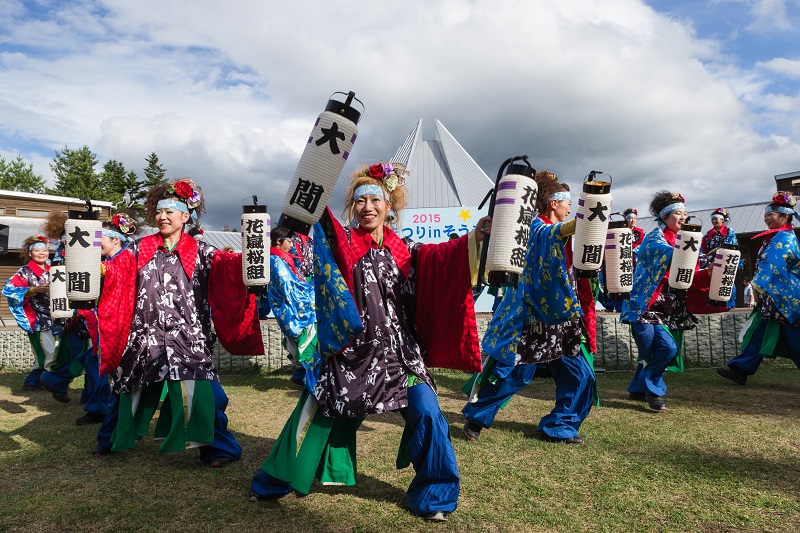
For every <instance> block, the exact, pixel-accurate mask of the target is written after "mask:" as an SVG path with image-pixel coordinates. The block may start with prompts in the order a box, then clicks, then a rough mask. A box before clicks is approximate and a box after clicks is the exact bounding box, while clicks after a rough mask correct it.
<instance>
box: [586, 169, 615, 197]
mask: <svg viewBox="0 0 800 533" xmlns="http://www.w3.org/2000/svg"><path fill="white" fill-rule="evenodd" d="M601 174H602V175H603V178H602V179H598V178H597V176H599V175H601ZM606 180H608V181H606ZM612 181H613V178H612V177H611V176H610V175H609V174H603V171H602V170H590V171H589V173H588V174H587V175H586V177H584V178H583V192H585V193H588V194H608V193H609V192H611V182H612Z"/></svg>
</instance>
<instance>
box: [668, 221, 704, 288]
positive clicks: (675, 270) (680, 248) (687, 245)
mask: <svg viewBox="0 0 800 533" xmlns="http://www.w3.org/2000/svg"><path fill="white" fill-rule="evenodd" d="M701 230H702V227H701V226H700V224H683V225H681V229H679V230H678V235H677V236H676V237H675V246H673V250H672V261H671V262H670V265H669V286H670V287H672V288H673V289H679V290H686V289H688V288H689V287H691V286H692V280H694V268H695V266H697V259H698V257H699V256H700V242H701V240H702V239H703V234H702V233H701Z"/></svg>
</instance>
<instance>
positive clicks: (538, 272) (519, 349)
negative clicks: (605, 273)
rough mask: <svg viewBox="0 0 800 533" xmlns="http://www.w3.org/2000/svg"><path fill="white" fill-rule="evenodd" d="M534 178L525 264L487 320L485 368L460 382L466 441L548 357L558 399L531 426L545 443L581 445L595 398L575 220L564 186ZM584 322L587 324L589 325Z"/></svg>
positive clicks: (546, 176)
mask: <svg viewBox="0 0 800 533" xmlns="http://www.w3.org/2000/svg"><path fill="white" fill-rule="evenodd" d="M536 183H537V185H538V188H539V193H538V196H537V199H536V204H537V210H538V211H539V216H538V217H537V218H535V219H533V221H532V224H531V236H530V239H529V240H528V250H527V254H526V258H525V267H524V270H523V272H522V275H521V276H520V281H519V283H518V285H517V288H516V289H514V288H512V287H509V288H507V289H506V291H505V294H504V295H503V299H502V301H501V302H500V305H499V307H498V308H497V310H496V311H495V312H494V314H493V315H492V319H491V321H490V322H489V327H488V329H487V332H486V335H485V336H484V339H483V343H482V347H483V350H484V351H485V352H486V353H487V354H488V355H489V357H488V358H487V359H486V360H485V361H484V364H483V370H482V371H481V373H480V374H478V375H477V376H475V377H473V380H471V382H468V385H469V387H467V386H465V390H469V394H470V399H469V401H468V402H467V404H466V405H465V406H464V408H463V409H462V410H461V412H462V413H463V414H464V417H465V418H466V419H467V422H466V424H465V425H464V435H465V437H466V438H467V440H472V441H474V440H477V439H478V437H479V436H480V432H481V430H483V428H489V427H491V426H492V422H493V421H494V419H495V417H496V416H497V413H498V411H499V409H500V408H501V407H503V406H504V405H505V404H506V403H507V402H508V401H509V400H510V399H511V397H512V396H513V395H514V394H516V393H517V392H518V391H520V390H521V389H523V388H524V387H526V386H527V385H528V384H529V383H530V382H531V380H532V379H533V377H534V375H535V374H536V372H537V368H541V367H540V366H539V365H540V364H541V363H548V365H547V366H548V367H549V371H550V374H551V375H552V377H553V379H554V380H555V383H556V405H555V407H554V408H553V410H552V411H551V412H550V413H549V414H547V415H545V416H544V417H543V418H542V419H541V421H540V422H539V425H538V427H537V430H538V432H539V434H540V436H541V438H542V439H543V440H546V441H549V442H563V443H566V444H583V443H584V440H583V439H582V438H581V437H580V436H579V435H578V430H579V429H580V426H581V423H582V422H583V421H584V419H586V417H587V416H588V415H589V411H590V410H591V408H592V403H593V401H594V399H595V377H594V372H593V370H592V363H591V361H590V360H588V359H591V352H590V350H589V349H588V347H587V346H585V345H584V346H583V347H582V327H581V326H582V322H581V315H582V314H583V313H582V310H581V308H582V307H583V305H581V304H584V303H585V304H586V305H587V306H593V305H594V300H593V299H592V297H591V293H588V294H587V295H586V296H581V297H580V298H581V300H580V302H579V301H578V298H576V294H577V293H578V292H579V290H578V287H577V283H576V280H575V276H574V270H573V269H572V248H571V246H570V242H569V241H570V236H571V235H572V234H574V233H575V220H571V221H570V222H565V221H566V219H567V217H568V216H569V214H570V203H571V197H570V193H569V188H568V187H567V185H566V184H561V183H559V182H558V181H557V178H556V176H555V175H554V174H551V173H550V172H547V171H542V172H538V173H537V174H536ZM584 281H588V280H584ZM587 290H588V283H587ZM584 300H585V302H584ZM543 302H545V303H543ZM546 302H559V304H558V305H549V304H547V303H546ZM560 302H566V304H565V305H561V303H560ZM588 328H591V329H592V330H593V329H594V323H593V322H590V323H588V324H587V329H588ZM587 358H588V359H587ZM542 370H543V369H542ZM542 370H538V371H539V372H540V373H541V372H542Z"/></svg>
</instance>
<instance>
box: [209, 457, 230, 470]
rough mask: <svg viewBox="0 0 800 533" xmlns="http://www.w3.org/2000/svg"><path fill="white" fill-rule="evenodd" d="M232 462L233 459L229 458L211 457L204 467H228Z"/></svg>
mask: <svg viewBox="0 0 800 533" xmlns="http://www.w3.org/2000/svg"><path fill="white" fill-rule="evenodd" d="M232 462H233V459H231V458H230V457H212V458H211V459H209V460H208V461H206V466H208V467H210V468H222V467H223V466H228V465H229V464H231V463H232Z"/></svg>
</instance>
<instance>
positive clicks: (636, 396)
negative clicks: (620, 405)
mask: <svg viewBox="0 0 800 533" xmlns="http://www.w3.org/2000/svg"><path fill="white" fill-rule="evenodd" d="M628 396H629V397H630V399H631V400H635V401H637V402H646V401H647V399H646V398H645V397H644V393H643V392H631V393H630V394H629V395H628Z"/></svg>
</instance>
